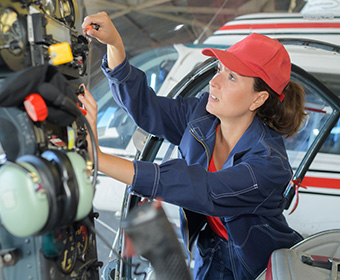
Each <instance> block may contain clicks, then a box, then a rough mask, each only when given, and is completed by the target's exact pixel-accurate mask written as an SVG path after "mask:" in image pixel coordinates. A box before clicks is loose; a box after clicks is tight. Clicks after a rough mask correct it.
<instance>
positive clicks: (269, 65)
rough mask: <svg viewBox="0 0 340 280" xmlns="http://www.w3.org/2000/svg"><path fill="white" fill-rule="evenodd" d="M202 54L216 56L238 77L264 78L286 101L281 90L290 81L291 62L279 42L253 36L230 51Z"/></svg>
mask: <svg viewBox="0 0 340 280" xmlns="http://www.w3.org/2000/svg"><path fill="white" fill-rule="evenodd" d="M202 53H203V54H204V55H207V56H212V57H216V58H217V59H218V60H219V61H220V62H221V63H222V64H223V65H224V66H225V67H227V68H228V69H230V70H231V71H234V72H236V73H237V74H240V75H243V76H248V77H259V78H261V79H262V80H264V81H265V82H266V83H267V85H268V86H269V87H270V88H271V89H272V90H274V91H275V92H276V93H277V94H278V95H279V99H280V101H282V100H283V98H284V94H283V93H282V91H283V89H284V88H285V87H286V86H287V84H288V83H289V80H290V70H291V62H290V57H289V55H288V52H287V51H286V49H285V48H284V46H283V45H282V44H281V43H280V42H279V41H278V40H276V39H272V38H269V37H267V36H265V35H262V34H258V33H252V34H250V35H248V36H247V37H246V38H244V39H243V40H241V41H239V42H237V43H236V44H234V45H232V46H231V47H230V48H228V49H227V50H220V49H213V48H205V49H203V50H202Z"/></svg>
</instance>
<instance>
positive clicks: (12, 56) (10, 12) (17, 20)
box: [0, 8, 27, 71]
mask: <svg viewBox="0 0 340 280" xmlns="http://www.w3.org/2000/svg"><path fill="white" fill-rule="evenodd" d="M25 24H26V21H25V19H24V16H22V15H19V14H18V13H17V12H16V11H15V10H14V9H12V8H4V9H1V10H0V45H1V51H0V54H1V55H0V56H1V58H2V59H3V61H4V62H5V63H6V65H7V67H8V68H9V69H10V70H11V71H20V70H22V69H24V68H25V59H24V54H25V48H26V45H27V37H26V25H25Z"/></svg>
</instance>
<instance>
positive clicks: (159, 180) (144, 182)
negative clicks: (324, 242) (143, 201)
mask: <svg viewBox="0 0 340 280" xmlns="http://www.w3.org/2000/svg"><path fill="white" fill-rule="evenodd" d="M102 70H103V72H104V74H105V75H106V76H107V78H108V79H109V83H110V87H111V91H112V94H113V98H114V100H115V101H116V102H117V104H119V106H121V107H122V108H123V109H124V110H125V111H126V112H128V114H129V115H130V116H131V117H132V118H133V119H134V121H135V122H136V124H137V125H138V126H139V127H141V128H142V129H144V130H145V131H147V132H149V133H151V134H154V135H157V136H159V137H162V138H165V139H167V140H168V141H169V142H171V143H173V144H175V145H178V147H179V159H174V160H170V161H167V162H164V163H162V164H160V165H158V164H156V163H150V162H141V161H134V166H135V176H134V179H133V183H132V186H131V187H130V189H131V191H132V192H133V193H135V194H138V195H141V196H144V197H149V198H156V197H160V198H162V199H164V201H166V202H169V203H172V204H175V205H178V206H180V207H181V211H180V217H181V230H182V235H183V240H184V242H185V244H186V245H187V249H188V254H189V256H190V255H191V247H192V245H193V244H194V241H195V240H196V237H197V236H198V242H197V246H198V250H197V253H196V256H195V269H194V275H195V279H214V280H215V279H242V280H243V279H254V278H256V276H257V275H259V274H260V273H261V272H262V271H263V269H265V267H266V265H267V262H268V260H269V257H270V254H271V252H272V251H274V250H276V249H279V248H289V247H291V246H292V245H294V244H295V243H297V242H298V241H300V240H302V237H301V235H300V234H298V233H297V232H295V231H294V230H292V229H291V228H290V227H289V226H288V225H287V223H286V220H285V218H284V216H283V214H282V212H283V209H284V200H283V192H284V190H285V188H286V186H287V184H288V183H289V181H290V179H291V177H292V170H291V167H290V164H289V161H288V158H287V154H286V151H285V146H284V142H283V139H282V137H281V136H280V135H279V134H278V133H276V132H275V131H273V130H272V129H270V128H269V127H267V126H266V125H265V124H264V123H263V122H262V121H261V120H259V119H258V118H257V117H255V119H254V121H253V122H252V124H251V125H250V127H249V128H248V129H247V131H246V132H245V133H244V135H243V136H242V137H241V139H240V140H239V141H238V143H237V144H236V146H235V147H234V149H233V150H232V152H231V153H230V155H229V157H228V159H227V161H226V162H225V163H224V165H223V169H222V170H220V171H217V172H213V173H212V172H208V171H207V168H208V163H209V160H210V158H211V154H212V151H213V148H214V144H215V137H216V135H215V131H216V126H217V125H218V124H219V120H218V118H216V117H215V116H214V115H211V114H210V113H208V112H207V111H206V109H205V107H206V104H207V101H208V93H205V94H202V95H201V97H200V98H197V97H190V98H181V97H178V98H176V99H170V98H166V97H159V96H157V95H156V94H155V93H154V91H153V90H152V89H151V88H149V87H148V83H147V80H146V77H145V74H144V73H143V72H142V71H140V70H139V69H137V68H135V67H133V66H131V65H130V64H129V62H128V61H127V59H125V61H124V62H123V63H122V64H121V65H119V66H117V67H116V68H115V69H114V70H113V71H110V70H109V69H108V68H107V60H106V56H104V59H103V64H102ZM206 215H209V216H217V217H219V218H220V219H221V221H222V223H223V225H224V226H225V227H226V229H227V232H228V237H229V239H228V240H225V239H222V238H220V237H219V236H218V235H217V234H215V233H214V232H212V231H211V230H210V227H208V226H206V218H205V216H206Z"/></svg>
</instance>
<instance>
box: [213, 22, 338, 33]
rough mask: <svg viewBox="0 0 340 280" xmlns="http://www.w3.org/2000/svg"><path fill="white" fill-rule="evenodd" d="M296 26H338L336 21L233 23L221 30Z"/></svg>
mask: <svg viewBox="0 0 340 280" xmlns="http://www.w3.org/2000/svg"><path fill="white" fill-rule="evenodd" d="M298 28H340V23H338V22H329V23H328V22H319V23H318V22H308V23H307V22H306V23H305V22H301V23H263V24H235V25H224V26H222V27H221V28H220V29H219V31H222V30H239V29H298Z"/></svg>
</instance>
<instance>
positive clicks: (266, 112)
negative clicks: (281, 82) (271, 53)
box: [254, 78, 307, 138]
mask: <svg viewBox="0 0 340 280" xmlns="http://www.w3.org/2000/svg"><path fill="white" fill-rule="evenodd" d="M254 90H255V91H263V90H265V91H268V93H269V97H268V99H267V101H266V102H265V103H264V104H263V105H262V106H261V107H260V108H258V109H257V112H256V115H257V116H258V117H259V118H260V119H261V120H262V121H263V122H264V123H265V124H266V125H268V126H269V127H270V128H272V129H274V130H275V131H276V132H278V133H279V134H280V135H282V136H285V137H286V138H288V137H290V136H293V135H295V134H296V133H297V132H298V131H299V129H300V127H301V126H302V124H303V122H304V120H305V118H306V116H307V114H306V113H305V111H304V101H305V92H304V90H303V88H302V86H300V85H299V84H298V83H296V82H293V81H290V82H289V83H288V85H287V86H286V88H285V89H284V91H283V94H284V95H285V98H284V99H283V101H282V102H280V101H279V95H278V94H276V93H275V92H274V91H273V90H272V89H271V88H270V87H269V86H268V85H267V84H266V83H265V82H264V81H263V80H262V79H261V78H255V79H254Z"/></svg>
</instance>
